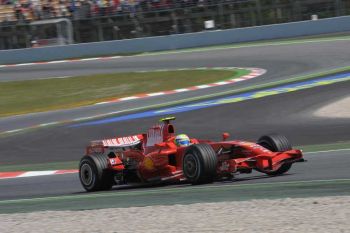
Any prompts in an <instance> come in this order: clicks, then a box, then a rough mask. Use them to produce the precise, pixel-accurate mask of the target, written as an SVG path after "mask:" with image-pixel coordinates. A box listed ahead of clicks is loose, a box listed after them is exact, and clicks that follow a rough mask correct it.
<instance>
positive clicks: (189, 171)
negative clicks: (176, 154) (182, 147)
mask: <svg viewBox="0 0 350 233" xmlns="http://www.w3.org/2000/svg"><path fill="white" fill-rule="evenodd" d="M197 171H198V163H197V160H196V158H195V157H194V156H193V155H192V154H188V155H186V157H185V159H184V172H185V175H186V176H187V178H194V177H195V176H196V175H197Z"/></svg>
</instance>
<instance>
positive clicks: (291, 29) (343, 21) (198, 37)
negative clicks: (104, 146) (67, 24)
mask: <svg viewBox="0 0 350 233" xmlns="http://www.w3.org/2000/svg"><path fill="white" fill-rule="evenodd" d="M346 31H350V16H343V17H335V18H328V19H320V20H310V21H302V22H294V23H284V24H273V25H267V26H256V27H249V28H237V29H228V30H216V31H204V32H198V33H188V34H174V35H170V36H159V37H147V38H137V39H129V40H115V41H105V42H96V43H84V44H73V45H64V46H52V47H43V48H27V49H14V50H1V51H0V64H14V63H27V62H37V61H49V60H62V59H69V58H78V57H97V56H107V55H112V54H127V53H141V52H154V51H162V50H175V49H184V48H193V47H200V46H213V45H222V44H231V43H237V42H248V41H258V40H269V39H281V38H290V37H298V36H310V35H318V34H326V33H337V32H346Z"/></svg>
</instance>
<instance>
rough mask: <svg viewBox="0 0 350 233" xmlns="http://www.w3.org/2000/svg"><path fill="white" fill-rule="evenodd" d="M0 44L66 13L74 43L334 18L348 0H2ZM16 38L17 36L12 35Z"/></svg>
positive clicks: (18, 43) (10, 43)
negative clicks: (35, 23)
mask: <svg viewBox="0 0 350 233" xmlns="http://www.w3.org/2000/svg"><path fill="white" fill-rule="evenodd" d="M1 1H2V4H1V5H0V49H11V48H24V47H28V46H30V45H31V43H30V40H31V37H32V35H30V33H31V28H30V26H29V25H30V24H29V23H30V22H32V21H36V20H42V19H50V18H61V17H65V18H68V19H69V20H71V21H72V25H73V28H74V41H75V43H85V42H95V41H106V40H118V39H129V38H137V37H147V36H159V35H170V34H175V33H188V32H198V31H203V30H206V28H205V27H204V24H205V22H206V21H208V20H210V21H213V22H214V25H215V27H214V28H213V29H228V28H239V27H249V26H255V25H267V24H275V23H285V22H294V21H301V20H310V19H311V16H312V15H317V16H318V18H327V17H335V16H341V15H349V14H350V0H217V1H213V0H17V1H15V2H14V3H12V2H11V0H1ZM13 38H15V40H14V39H13Z"/></svg>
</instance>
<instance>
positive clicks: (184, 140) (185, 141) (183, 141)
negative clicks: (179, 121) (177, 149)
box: [175, 134, 190, 146]
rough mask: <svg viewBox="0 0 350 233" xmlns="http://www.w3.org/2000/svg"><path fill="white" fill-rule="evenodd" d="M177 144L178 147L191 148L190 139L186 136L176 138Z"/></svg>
mask: <svg viewBox="0 0 350 233" xmlns="http://www.w3.org/2000/svg"><path fill="white" fill-rule="evenodd" d="M175 144H176V145H177V146H189V145H190V138H189V137H188V136H187V135H186V134H179V135H177V136H176V137H175Z"/></svg>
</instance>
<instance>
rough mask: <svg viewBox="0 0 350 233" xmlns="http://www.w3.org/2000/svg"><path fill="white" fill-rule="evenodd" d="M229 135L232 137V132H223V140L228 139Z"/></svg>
mask: <svg viewBox="0 0 350 233" xmlns="http://www.w3.org/2000/svg"><path fill="white" fill-rule="evenodd" d="M229 137H230V134H229V133H223V134H222V140H223V141H226V140H227V139H228V138H229Z"/></svg>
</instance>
